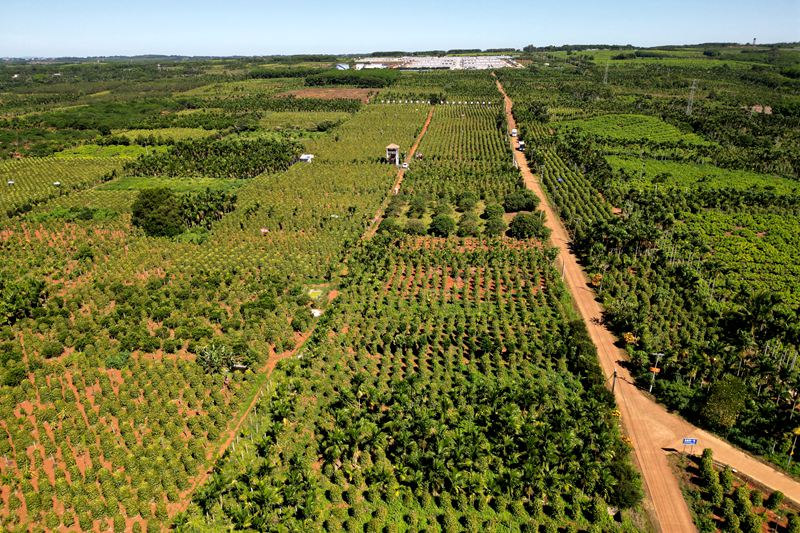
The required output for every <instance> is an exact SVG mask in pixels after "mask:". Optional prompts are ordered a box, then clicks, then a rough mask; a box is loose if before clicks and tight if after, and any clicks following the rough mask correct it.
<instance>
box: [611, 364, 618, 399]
mask: <svg viewBox="0 0 800 533" xmlns="http://www.w3.org/2000/svg"><path fill="white" fill-rule="evenodd" d="M616 388H617V369H616V368H615V369H614V374H612V376H611V394H614V389H616Z"/></svg>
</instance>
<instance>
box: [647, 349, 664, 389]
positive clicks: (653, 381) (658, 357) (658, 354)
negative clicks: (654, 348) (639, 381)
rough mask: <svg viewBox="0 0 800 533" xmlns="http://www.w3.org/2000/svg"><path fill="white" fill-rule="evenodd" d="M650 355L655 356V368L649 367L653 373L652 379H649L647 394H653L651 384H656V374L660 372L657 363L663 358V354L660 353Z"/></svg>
mask: <svg viewBox="0 0 800 533" xmlns="http://www.w3.org/2000/svg"><path fill="white" fill-rule="evenodd" d="M650 355H655V356H656V366H653V367H650V372H652V373H653V377H652V378H650V390H648V391H647V392H653V384H654V383H655V382H656V374H658V373H659V372H661V369H660V368H658V361H659V359H661V358H662V357H664V354H663V353H661V352H655V353H651V354H650Z"/></svg>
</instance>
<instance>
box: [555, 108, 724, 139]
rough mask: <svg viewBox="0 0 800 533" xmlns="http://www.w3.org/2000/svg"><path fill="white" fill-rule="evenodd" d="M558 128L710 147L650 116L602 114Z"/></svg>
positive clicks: (607, 135) (565, 123)
mask: <svg viewBox="0 0 800 533" xmlns="http://www.w3.org/2000/svg"><path fill="white" fill-rule="evenodd" d="M555 127H556V128H557V129H559V130H561V131H565V130H569V129H577V130H581V131H584V132H586V133H589V134H592V135H596V136H598V137H601V138H608V139H611V140H614V141H632V142H640V141H644V140H647V141H653V142H657V143H673V142H683V143H686V144H710V143H709V142H708V141H706V140H705V139H703V138H702V137H700V136H699V135H696V134H694V133H685V132H683V131H681V130H679V129H678V128H677V127H675V126H673V125H671V124H668V123H666V122H664V121H663V120H661V119H659V118H656V117H652V116H648V115H629V114H618V115H600V116H597V117H593V118H589V119H582V120H570V121H566V122H559V123H557V124H555Z"/></svg>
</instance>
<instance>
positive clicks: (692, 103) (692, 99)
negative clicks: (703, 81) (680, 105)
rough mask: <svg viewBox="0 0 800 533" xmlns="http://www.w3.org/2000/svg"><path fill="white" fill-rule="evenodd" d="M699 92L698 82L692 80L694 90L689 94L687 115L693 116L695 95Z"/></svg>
mask: <svg viewBox="0 0 800 533" xmlns="http://www.w3.org/2000/svg"><path fill="white" fill-rule="evenodd" d="M696 91H697V80H692V90H691V91H690V92H689V103H688V104H687V105H686V114H687V115H688V116H691V115H692V108H694V93H695V92H696Z"/></svg>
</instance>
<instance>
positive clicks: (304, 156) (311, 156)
mask: <svg viewBox="0 0 800 533" xmlns="http://www.w3.org/2000/svg"><path fill="white" fill-rule="evenodd" d="M313 160H314V154H302V155H301V156H300V161H302V162H303V163H311V161H313Z"/></svg>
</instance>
